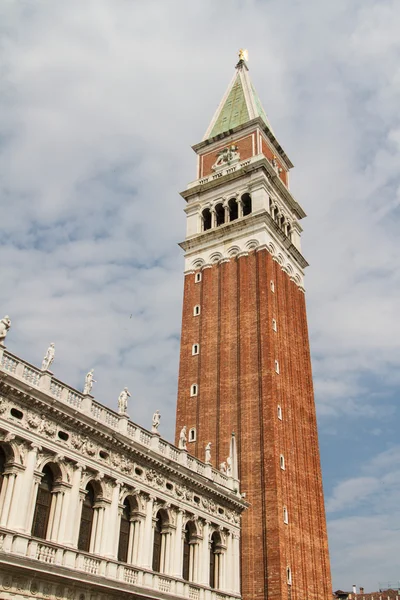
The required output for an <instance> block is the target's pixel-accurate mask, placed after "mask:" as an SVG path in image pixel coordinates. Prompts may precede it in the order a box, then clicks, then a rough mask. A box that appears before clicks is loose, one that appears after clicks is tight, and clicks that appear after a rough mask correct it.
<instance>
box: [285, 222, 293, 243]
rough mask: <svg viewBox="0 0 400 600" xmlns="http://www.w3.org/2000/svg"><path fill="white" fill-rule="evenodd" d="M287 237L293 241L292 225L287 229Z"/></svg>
mask: <svg viewBox="0 0 400 600" xmlns="http://www.w3.org/2000/svg"><path fill="white" fill-rule="evenodd" d="M286 235H287V236H288V238H289V240H291V239H292V227H291V225H290V223H288V226H287V229H286Z"/></svg>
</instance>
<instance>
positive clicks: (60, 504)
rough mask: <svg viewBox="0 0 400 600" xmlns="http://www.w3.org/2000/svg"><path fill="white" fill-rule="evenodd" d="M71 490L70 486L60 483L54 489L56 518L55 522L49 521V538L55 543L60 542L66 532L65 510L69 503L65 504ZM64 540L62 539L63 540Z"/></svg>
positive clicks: (54, 518) (54, 517)
mask: <svg viewBox="0 0 400 600" xmlns="http://www.w3.org/2000/svg"><path fill="white" fill-rule="evenodd" d="M69 489H70V486H69V485H66V484H65V483H60V484H58V485H57V486H56V487H55V488H54V492H53V494H54V496H53V497H54V500H53V503H54V516H53V520H51V518H50V519H49V528H48V532H49V533H48V537H49V539H50V540H51V541H53V542H59V540H60V538H61V536H62V535H63V532H64V527H65V516H64V515H65V509H66V508H68V503H67V502H65V500H66V495H67V494H68V492H69ZM61 539H62V538H61Z"/></svg>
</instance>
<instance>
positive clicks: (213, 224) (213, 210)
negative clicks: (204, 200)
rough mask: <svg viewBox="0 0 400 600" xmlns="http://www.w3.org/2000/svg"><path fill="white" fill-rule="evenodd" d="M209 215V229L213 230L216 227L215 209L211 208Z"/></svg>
mask: <svg viewBox="0 0 400 600" xmlns="http://www.w3.org/2000/svg"><path fill="white" fill-rule="evenodd" d="M210 213H211V229H214V228H215V227H216V226H217V213H216V212H215V208H211V209H210Z"/></svg>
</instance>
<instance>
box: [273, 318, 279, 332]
mask: <svg viewBox="0 0 400 600" xmlns="http://www.w3.org/2000/svg"><path fill="white" fill-rule="evenodd" d="M272 329H273V330H274V331H278V326H277V324H276V319H272Z"/></svg>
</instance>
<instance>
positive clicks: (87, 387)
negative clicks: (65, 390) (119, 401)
mask: <svg viewBox="0 0 400 600" xmlns="http://www.w3.org/2000/svg"><path fill="white" fill-rule="evenodd" d="M93 373H94V369H90V371H89V373H87V374H86V377H85V386H84V388H83V393H84V394H90V392H91V391H92V387H93V384H94V383H97V381H96V380H95V379H93Z"/></svg>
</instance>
